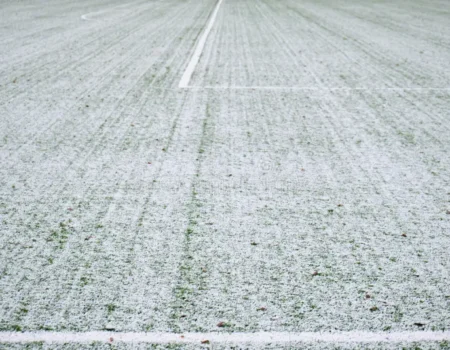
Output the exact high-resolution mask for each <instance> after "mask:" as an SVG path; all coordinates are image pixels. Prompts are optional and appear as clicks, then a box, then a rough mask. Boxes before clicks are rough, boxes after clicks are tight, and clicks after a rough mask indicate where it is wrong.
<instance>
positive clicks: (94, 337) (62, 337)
mask: <svg viewBox="0 0 450 350" xmlns="http://www.w3.org/2000/svg"><path fill="white" fill-rule="evenodd" d="M205 340H208V341H209V342H210V343H211V344H213V343H216V344H220V343H221V344H229V343H232V344H238V343H241V344H242V343H252V344H268V343H277V344H285V343H314V342H325V343H376V342H384V343H399V342H408V343H410V342H429V341H444V340H450V331H446V332H429V331H419V332H392V333H388V332H381V333H377V332H357V331H354V332H339V333H316V332H302V333H287V332H258V333H184V334H176V333H132V332H129V333H114V332H85V333H70V332H67V333H66V332H24V333H17V332H0V343H31V342H45V343H90V342H93V341H99V342H123V343H137V342H140V343H152V344H177V343H179V344H183V343H190V344H196V343H200V342H202V341H205Z"/></svg>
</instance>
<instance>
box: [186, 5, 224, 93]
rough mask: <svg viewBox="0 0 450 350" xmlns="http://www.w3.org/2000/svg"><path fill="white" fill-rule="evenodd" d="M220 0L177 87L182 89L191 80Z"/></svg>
mask: <svg viewBox="0 0 450 350" xmlns="http://www.w3.org/2000/svg"><path fill="white" fill-rule="evenodd" d="M222 1H223V0H219V1H218V2H217V5H216V7H215V8H214V11H213V13H212V15H211V18H210V19H209V22H208V24H207V26H206V28H205V31H204V32H203V34H202V36H201V38H200V40H199V41H198V44H197V47H196V48H195V51H194V54H193V55H192V57H191V60H190V61H189V64H188V66H187V68H186V70H185V71H184V73H183V76H182V77H181V80H180V83H179V84H178V87H179V88H182V89H183V88H187V87H188V86H189V81H190V80H191V77H192V73H194V70H195V67H196V66H197V63H198V61H199V60H200V56H201V54H202V51H203V48H204V47H205V44H206V39H207V38H208V35H209V32H210V31H211V28H212V26H213V24H214V21H215V20H216V17H217V12H219V7H220V5H221V4H222Z"/></svg>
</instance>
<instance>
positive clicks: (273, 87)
mask: <svg viewBox="0 0 450 350" xmlns="http://www.w3.org/2000/svg"><path fill="white" fill-rule="evenodd" d="M185 88H188V89H193V90H195V89H197V90H203V89H205V90H208V89H210V90H318V91H323V90H327V91H328V90H349V91H351V90H369V91H370V90H450V87H438V88H433V87H380V88H371V87H367V88H365V87H361V88H351V87H315V86H314V87H311V86H220V85H218V86H186V87H185Z"/></svg>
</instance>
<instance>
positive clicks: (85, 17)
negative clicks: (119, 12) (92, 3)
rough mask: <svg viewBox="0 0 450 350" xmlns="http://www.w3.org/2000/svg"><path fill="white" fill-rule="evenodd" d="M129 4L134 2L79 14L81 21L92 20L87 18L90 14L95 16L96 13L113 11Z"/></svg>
mask: <svg viewBox="0 0 450 350" xmlns="http://www.w3.org/2000/svg"><path fill="white" fill-rule="evenodd" d="M131 4H134V2H129V3H126V4H122V5H117V6H114V7H112V8H110V9H107V10H103V11H94V12H88V13H85V14H84V15H81V16H80V18H81V19H82V20H83V21H92V18H89V17H90V16H95V15H96V14H102V13H105V12H108V11H114V10H116V9H118V8H120V7H126V6H128V5H131Z"/></svg>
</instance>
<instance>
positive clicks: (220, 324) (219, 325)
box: [217, 322, 225, 327]
mask: <svg viewBox="0 0 450 350" xmlns="http://www.w3.org/2000/svg"><path fill="white" fill-rule="evenodd" d="M217 327H225V322H219V323H218V324H217Z"/></svg>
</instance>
